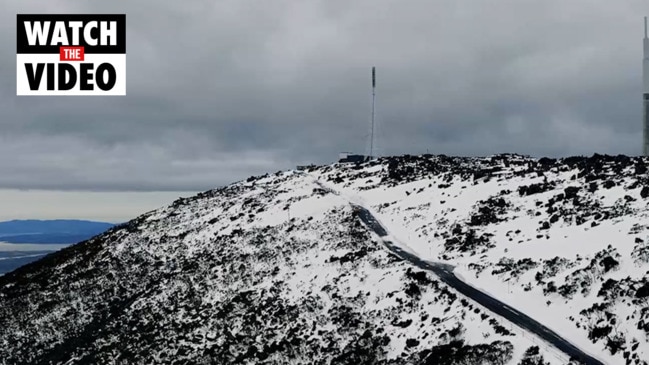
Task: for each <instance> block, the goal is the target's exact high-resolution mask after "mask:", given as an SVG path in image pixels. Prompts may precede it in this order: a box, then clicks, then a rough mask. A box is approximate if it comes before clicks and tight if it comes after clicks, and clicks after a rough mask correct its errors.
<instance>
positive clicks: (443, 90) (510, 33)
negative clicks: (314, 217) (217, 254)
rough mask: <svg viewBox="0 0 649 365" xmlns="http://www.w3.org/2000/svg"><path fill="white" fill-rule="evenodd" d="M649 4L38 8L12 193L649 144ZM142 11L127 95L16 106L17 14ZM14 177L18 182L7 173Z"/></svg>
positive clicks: (9, 87)
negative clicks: (24, 62) (25, 34)
mask: <svg viewBox="0 0 649 365" xmlns="http://www.w3.org/2000/svg"><path fill="white" fill-rule="evenodd" d="M648 10H649V9H647V8H646V6H645V5H644V2H642V1H628V2H624V3H611V2H607V1H603V0H601V1H585V0H580V1H573V2H565V1H558V0H551V1H544V2H532V1H514V0H507V1H498V2H492V1H472V2H456V1H450V0H443V1H435V2H431V1H403V2H402V1H399V2H397V1H387V0H385V1H370V0H363V1H354V2H349V1H338V0H336V1H331V0H328V1H324V0H320V1H272V2H270V1H268V2H259V1H222V2H211V1H192V2H177V1H175V2H172V1H152V0H149V1H138V2H129V1H113V2H76V1H72V0H58V1H51V2H47V4H44V3H43V2H41V1H29V0H28V1H22V2H14V3H11V4H6V7H5V11H4V12H3V13H2V15H0V19H1V20H2V21H1V22H0V23H1V24H2V25H0V30H2V34H0V42H1V43H2V45H3V48H2V51H1V52H0V59H1V60H2V62H1V63H0V77H2V79H4V80H9V81H11V82H9V81H7V82H4V83H3V84H2V86H0V106H1V107H2V110H3V117H2V119H1V120H0V128H1V130H2V134H1V136H2V146H0V171H3V174H2V175H0V187H6V188H24V187H39V188H48V189H64V190H70V189H88V190H140V191H142V190H204V189H208V188H211V187H214V186H217V185H221V184H225V183H227V182H230V181H233V180H237V179H240V178H245V177H246V176H248V175H250V174H262V173H265V172H273V171H276V170H278V169H281V168H289V167H292V166H293V165H295V164H298V163H308V162H316V163H326V162H329V161H333V160H335V159H336V157H337V153H338V152H339V151H347V150H351V151H356V152H365V150H366V146H367V143H366V142H367V134H368V128H369V111H370V95H369V91H370V90H369V69H370V67H371V66H372V65H376V66H377V69H378V95H377V122H378V128H379V131H378V137H379V140H378V141H377V144H378V146H379V151H380V152H381V153H383V154H401V153H424V152H426V151H427V150H428V151H429V152H431V153H445V154H456V155H484V154H490V153H499V152H518V153H523V154H531V155H536V156H540V155H549V156H562V155H572V154H592V153H594V152H599V153H611V154H617V153H624V154H638V153H639V151H640V136H641V126H640V116H641V108H640V106H641V104H640V102H641V98H640V93H641V81H640V70H641V63H640V62H641V56H642V55H641V36H642V34H641V32H642V18H641V14H642V13H643V12H649V11H648ZM30 12H57V13H62V12H113V13H126V14H127V31H128V34H127V52H128V55H127V69H128V71H127V94H128V95H127V96H126V97H107V98H96V97H85V98H72V97H56V98H54V97H38V98H36V97H20V98H19V97H16V96H15V84H14V82H13V80H15V61H14V60H15V53H14V49H15V30H14V29H15V14H16V13H30ZM5 172H7V173H5Z"/></svg>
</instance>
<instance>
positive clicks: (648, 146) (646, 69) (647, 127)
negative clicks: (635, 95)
mask: <svg viewBox="0 0 649 365" xmlns="http://www.w3.org/2000/svg"><path fill="white" fill-rule="evenodd" d="M643 54H644V57H643V59H642V87H643V90H642V92H643V94H642V99H643V108H642V111H643V113H642V114H643V115H642V116H643V119H642V124H643V125H642V127H643V128H642V134H643V136H642V154H643V155H644V156H649V38H647V17H644V39H643Z"/></svg>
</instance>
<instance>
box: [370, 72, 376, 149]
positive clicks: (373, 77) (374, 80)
mask: <svg viewBox="0 0 649 365" xmlns="http://www.w3.org/2000/svg"><path fill="white" fill-rule="evenodd" d="M375 99H376V67H374V66H372V132H371V133H370V160H371V159H372V158H373V157H374V100H375Z"/></svg>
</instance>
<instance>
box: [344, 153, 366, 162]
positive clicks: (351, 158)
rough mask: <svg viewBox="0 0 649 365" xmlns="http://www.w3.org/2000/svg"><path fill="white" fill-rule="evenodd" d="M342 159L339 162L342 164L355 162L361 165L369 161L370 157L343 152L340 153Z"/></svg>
mask: <svg viewBox="0 0 649 365" xmlns="http://www.w3.org/2000/svg"><path fill="white" fill-rule="evenodd" d="M339 157H340V159H339V160H338V162H340V163H345V162H355V163H360V162H364V161H366V160H368V157H367V156H365V155H354V154H352V153H349V152H342V153H340V156H339Z"/></svg>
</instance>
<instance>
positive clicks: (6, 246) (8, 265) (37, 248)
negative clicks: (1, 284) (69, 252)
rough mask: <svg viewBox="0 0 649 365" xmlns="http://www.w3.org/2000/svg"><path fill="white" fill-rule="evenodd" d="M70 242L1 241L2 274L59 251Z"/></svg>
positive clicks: (0, 271)
mask: <svg viewBox="0 0 649 365" xmlns="http://www.w3.org/2000/svg"><path fill="white" fill-rule="evenodd" d="M67 246H69V244H52V243H48V244H40V243H7V242H0V275H3V274H6V273H8V272H10V271H13V270H15V269H17V268H19V267H20V266H23V265H26V264H28V263H30V262H33V261H36V260H38V259H40V258H42V257H43V256H45V255H47V254H48V253H51V252H54V251H58V250H60V249H62V248H64V247H67Z"/></svg>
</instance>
